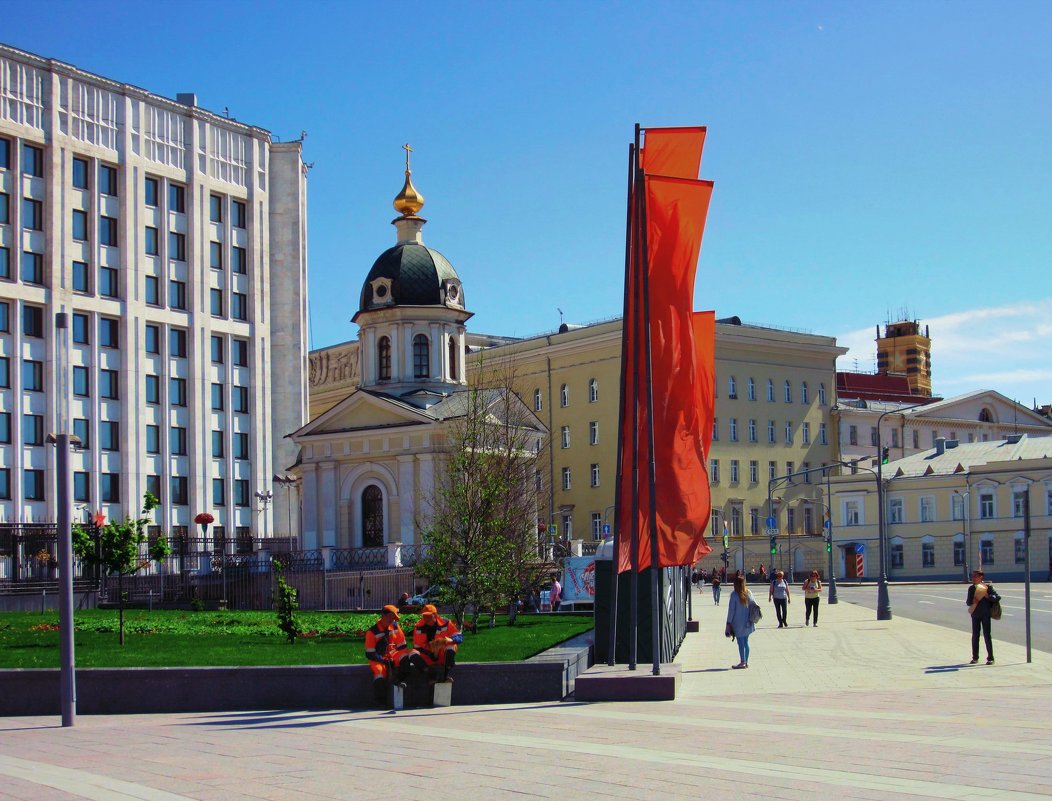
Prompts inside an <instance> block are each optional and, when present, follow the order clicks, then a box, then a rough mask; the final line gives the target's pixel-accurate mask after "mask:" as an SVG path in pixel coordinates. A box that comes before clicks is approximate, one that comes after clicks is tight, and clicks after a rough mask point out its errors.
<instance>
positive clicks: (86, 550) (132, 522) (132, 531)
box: [73, 492, 172, 645]
mask: <svg viewBox="0 0 1052 801" xmlns="http://www.w3.org/2000/svg"><path fill="white" fill-rule="evenodd" d="M158 503H159V502H158V500H157V498H156V497H155V496H154V495H153V494H151V493H149V492H147V493H146V494H145V495H144V496H143V501H142V516H141V517H138V518H131V517H125V518H124V520H121V521H111V522H109V523H104V524H103V525H101V526H99V527H98V528H97V529H96V530H95V531H96V533H95V534H94V535H93V533H92V530H90V529H88V528H86V527H85V526H83V525H80V524H77V525H75V526H73V553H74V554H76V556H77V557H78V558H79V559H81V560H82V561H84V562H86V563H88V564H93V565H99V566H100V567H102V568H104V569H105V570H106V572H107V573H109V574H110V575H111V576H114V575H115V576H117V596H118V606H119V609H120V643H121V645H124V577H125V576H130V575H132V574H134V573H138V572H139V571H140V570H142V569H143V568H145V567H149V565H150V562H151V561H153V562H160V561H161V560H163V559H165V558H166V557H167V556H168V555H169V554H170V553H171V552H172V548H171V546H170V545H169V544H168V538H167V537H165V536H164V535H163V534H162V535H161V536H159V537H158V538H157V539H156V540H154V541H153V542H152V543H149V545H148V547H147V548H146V553H147V556H148V558H143V556H142V550H143V549H142V545H143V544H144V543H147V542H148V541H149V537H148V536H147V533H146V527H147V526H148V525H149V524H150V522H151V520H150V515H151V513H152V512H153V510H154V509H156V508H157V505H158Z"/></svg>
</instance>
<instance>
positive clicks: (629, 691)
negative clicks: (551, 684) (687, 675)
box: [574, 664, 680, 701]
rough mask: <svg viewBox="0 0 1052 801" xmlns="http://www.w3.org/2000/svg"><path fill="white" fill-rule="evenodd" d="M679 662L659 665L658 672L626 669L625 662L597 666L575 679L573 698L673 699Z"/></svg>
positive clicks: (608, 699) (599, 699)
mask: <svg viewBox="0 0 1052 801" xmlns="http://www.w3.org/2000/svg"><path fill="white" fill-rule="evenodd" d="M679 682H680V667H679V665H675V664H671V665H662V666H661V674H660V675H658V676H655V675H654V674H653V673H651V672H650V671H649V670H645V669H643V670H638V669H637V670H629V669H628V665H614V666H612V667H611V666H610V665H596V666H595V667H593V668H589V669H588V670H587V671H585V672H584V673H580V674H578V676H577V678H576V680H575V681H574V700H576V701H674V700H675V699H676V691H677V690H678V689H679Z"/></svg>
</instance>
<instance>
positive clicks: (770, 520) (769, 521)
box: [766, 515, 778, 528]
mask: <svg viewBox="0 0 1052 801" xmlns="http://www.w3.org/2000/svg"><path fill="white" fill-rule="evenodd" d="M766 522H767V528H774V527H775V526H777V525H778V521H777V520H775V519H774V515H770V516H768V518H767V521H766Z"/></svg>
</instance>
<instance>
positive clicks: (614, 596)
mask: <svg viewBox="0 0 1052 801" xmlns="http://www.w3.org/2000/svg"><path fill="white" fill-rule="evenodd" d="M635 157H636V156H635V149H634V147H633V146H632V145H629V146H628V198H627V202H626V204H625V206H626V211H625V215H626V217H627V219H626V221H625V301H624V311H623V312H622V313H621V383H620V384H619V385H618V386H619V387H620V388H621V405H620V406H619V407H618V410H617V442H618V446H619V447H618V449H617V483H616V484H615V485H614V486H615V490H614V540H613V547H614V553H613V559H611V560H610V579H611V582H612V583H611V585H610V586H611V590H610V647H609V649H608V650H607V657H606V664H607V665H611V666H612V665H614V664H615V663H616V658H615V656H614V654H615V651H616V649H617V602H618V591H617V590H618V587H617V585H618V577H619V576H620V575H621V574H620V573H619V572H618V568H619V566H620V561H621V482H622V479H623V475H624V472H623V471H624V447H625V442H624V438H625V403H626V402H627V399H628V398H629V397H630V396H629V395H628V393H627V392H626V391H625V389H626V387H625V373H626V370H627V363H628V348H627V347H626V342H627V340H626V338H625V337H626V335H627V333H628V327H627V326H628V313H629V302H628V299H629V297H630V296H629V292H630V291H631V278H630V269H629V268H630V267H631V255H632V178H633V175H634V172H633V170H634V166H635V165H634V164H633V162H634V160H635Z"/></svg>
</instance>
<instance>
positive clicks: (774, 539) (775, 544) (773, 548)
mask: <svg viewBox="0 0 1052 801" xmlns="http://www.w3.org/2000/svg"><path fill="white" fill-rule="evenodd" d="M771 553H772V554H774V555H775V556H777V555H778V538H777V537H771Z"/></svg>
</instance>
